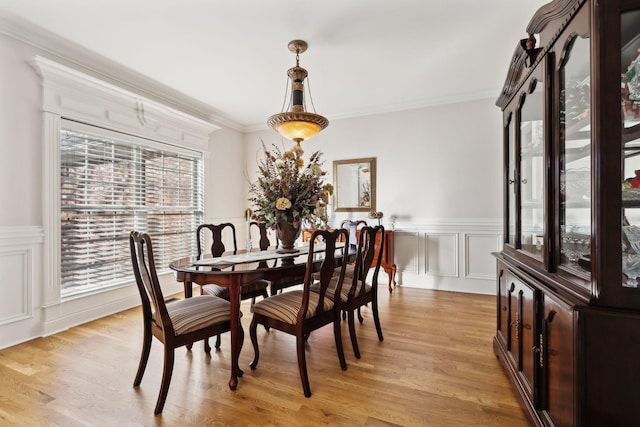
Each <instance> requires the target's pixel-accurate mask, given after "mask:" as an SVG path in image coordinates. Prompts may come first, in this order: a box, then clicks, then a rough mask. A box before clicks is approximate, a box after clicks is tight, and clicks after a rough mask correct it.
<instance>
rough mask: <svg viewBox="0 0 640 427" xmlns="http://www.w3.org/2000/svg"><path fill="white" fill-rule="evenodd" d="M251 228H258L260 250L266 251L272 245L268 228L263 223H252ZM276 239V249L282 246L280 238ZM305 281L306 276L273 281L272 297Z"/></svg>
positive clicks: (270, 284) (271, 283)
mask: <svg viewBox="0 0 640 427" xmlns="http://www.w3.org/2000/svg"><path fill="white" fill-rule="evenodd" d="M251 227H257V228H258V233H259V236H260V249H261V250H263V251H264V250H266V249H268V248H269V246H270V245H271V240H270V239H269V236H268V233H267V227H266V225H265V223H263V222H251ZM275 239H276V245H275V246H276V247H278V246H279V245H280V241H279V240H278V236H277V235H276V236H275ZM303 281H304V276H297V275H291V276H283V277H279V278H277V279H273V280H270V281H269V288H270V290H271V295H275V294H277V293H278V292H282V290H283V289H285V288H290V287H292V286H296V285H300V284H302V282H303Z"/></svg>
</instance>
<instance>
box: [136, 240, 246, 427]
mask: <svg viewBox="0 0 640 427" xmlns="http://www.w3.org/2000/svg"><path fill="white" fill-rule="evenodd" d="M129 246H130V250H131V262H132V265H133V273H134V275H135V279H136V284H137V286H138V291H139V292H140V299H141V301H142V315H143V321H144V336H143V344H142V353H141V355H140V363H139V365H138V372H137V373H136V378H135V380H134V382H133V385H134V387H137V386H139V385H140V383H141V382H142V376H143V375H144V371H145V368H146V367H147V361H148V360H149V353H150V352H151V342H152V339H153V338H152V336H155V337H156V338H157V339H158V340H159V341H160V342H161V343H163V344H164V365H163V370H162V382H161V384H160V392H159V394H158V401H157V403H156V407H155V409H154V414H156V415H158V414H159V413H161V412H162V409H163V408H164V404H165V401H166V398H167V393H168V392H169V384H170V383H171V375H172V373H173V358H174V350H175V349H176V348H177V347H180V346H183V345H190V344H191V343H192V342H194V341H198V340H201V339H205V338H208V337H210V336H213V335H219V334H221V333H223V332H227V331H230V330H231V314H230V304H229V302H228V301H225V300H223V299H221V298H217V297H212V296H197V297H194V298H189V299H184V300H177V301H172V302H168V303H165V301H164V297H163V295H162V289H161V288H160V282H159V281H158V276H157V274H156V266H155V262H154V258H153V248H152V244H151V238H150V237H149V235H148V234H142V233H138V232H135V231H134V232H131V234H130V236H129ZM236 320H238V319H237V318H236ZM239 331H240V332H242V328H240V330H239ZM236 339H237V343H238V346H242V341H243V334H242V333H240V334H238V335H237V337H236ZM238 351H239V350H238ZM205 352H206V353H207V354H208V353H210V352H211V347H209V345H208V344H205Z"/></svg>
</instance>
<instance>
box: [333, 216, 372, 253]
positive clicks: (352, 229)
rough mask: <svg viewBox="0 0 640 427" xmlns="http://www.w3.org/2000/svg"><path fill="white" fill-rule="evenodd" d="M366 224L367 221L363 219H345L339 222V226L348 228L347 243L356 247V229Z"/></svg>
mask: <svg viewBox="0 0 640 427" xmlns="http://www.w3.org/2000/svg"><path fill="white" fill-rule="evenodd" d="M366 226H367V221H365V220H363V219H355V220H353V219H345V220H344V221H342V223H341V224H340V228H346V229H347V230H349V245H351V246H352V247H354V248H355V247H356V245H357V244H358V230H359V229H360V228H362V227H366Z"/></svg>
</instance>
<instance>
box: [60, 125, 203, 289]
mask: <svg viewBox="0 0 640 427" xmlns="http://www.w3.org/2000/svg"><path fill="white" fill-rule="evenodd" d="M65 132H69V133H72V134H76V137H78V136H80V137H81V135H86V136H87V138H89V139H90V140H91V141H95V142H97V143H103V144H104V145H105V147H109V148H111V147H113V149H114V150H115V151H117V152H118V153H120V154H130V155H131V159H128V160H124V161H123V162H122V163H121V164H124V165H126V166H130V167H132V168H133V171H134V172H135V174H136V176H138V177H139V178H140V179H142V180H143V181H144V180H146V176H145V167H144V160H143V157H144V156H146V155H147V154H154V153H158V154H159V155H160V156H161V157H162V158H163V159H165V158H168V159H171V158H176V157H182V158H188V159H192V160H193V161H194V162H195V164H193V165H192V166H193V167H195V168H197V169H196V170H194V171H193V172H192V173H193V177H192V185H191V188H190V190H189V191H190V192H192V193H194V194H192V195H191V196H190V197H189V198H190V199H191V200H192V203H190V204H189V206H188V209H184V208H185V206H183V207H182V209H180V206H178V205H171V203H170V202H169V203H167V204H163V205H162V206H156V207H154V204H153V203H150V204H147V203H146V201H147V200H150V199H151V194H150V192H147V189H148V188H147V185H146V184H145V183H139V184H136V183H132V184H131V185H130V187H131V191H130V194H132V196H131V197H130V198H127V200H126V201H125V203H124V204H118V203H108V204H105V203H98V199H99V198H100V196H91V193H86V192H85V193H84V194H82V195H80V196H78V197H77V198H74V199H73V200H69V199H67V200H68V202H67V203H65V199H66V198H67V197H73V196H74V194H75V192H73V193H71V194H65V193H67V192H68V190H64V189H63V188H62V187H63V186H64V185H65V183H67V185H76V184H77V185H79V186H80V187H79V188H83V189H89V190H90V189H91V182H89V185H85V184H86V181H85V180H82V179H81V180H80V182H77V181H78V180H76V179H73V178H71V177H69V178H68V179H65V174H64V171H65V170H64V169H63V167H64V163H63V162H64V159H65V155H64V154H63V152H62V150H63V140H64V138H65ZM80 144H82V143H80ZM59 150H60V153H61V154H60V164H59V173H60V179H61V187H60V212H59V214H60V230H61V231H60V250H61V254H60V256H61V260H60V280H61V282H60V294H61V298H63V299H64V298H67V297H71V296H75V295H79V294H83V293H91V292H101V291H103V290H105V289H108V288H112V287H118V286H126V285H129V284H130V283H131V275H130V274H129V273H130V261H129V256H128V231H131V230H119V231H117V230H116V229H115V226H109V225H108V222H107V224H106V226H105V225H104V224H105V222H104V218H109V217H110V216H117V217H118V222H120V221H121V220H123V219H124V220H125V221H126V220H128V221H127V222H128V223H129V228H130V229H134V228H135V229H136V230H138V231H142V232H149V233H151V235H152V237H154V234H155V235H156V238H155V239H154V243H155V245H154V247H155V249H156V252H157V254H158V256H157V263H158V264H157V267H158V272H159V273H160V274H162V273H164V272H166V271H168V263H169V261H170V260H171V259H173V258H176V257H179V256H186V255H195V252H196V244H195V237H194V236H189V237H190V238H191V241H190V242H184V236H182V238H181V237H180V235H175V236H171V235H167V234H165V233H161V229H162V228H164V227H163V226H159V227H157V226H153V225H151V224H150V223H149V221H147V219H148V216H149V214H151V215H153V214H154V213H160V216H161V217H163V219H162V221H163V224H164V217H165V216H166V215H167V214H169V213H174V212H176V209H175V208H178V209H177V211H178V212H185V211H189V212H191V213H192V214H191V215H193V216H194V217H195V218H194V219H192V221H191V222H192V224H191V227H190V229H189V232H192V230H193V229H195V227H196V226H197V224H199V223H202V222H203V220H204V156H203V153H202V152H201V151H196V150H192V149H186V148H183V147H179V146H176V145H173V144H168V143H165V142H161V141H154V140H149V139H146V138H140V137H137V136H132V135H128V134H123V133H121V132H115V131H112V130H109V129H103V128H98V127H95V126H91V125H87V124H84V123H79V122H76V121H73V120H68V119H62V120H61V130H60V140H59ZM82 155H83V153H77V154H76V157H75V159H76V160H77V159H86V157H84V158H83V157H82ZM78 156H80V157H78ZM92 159H93V160H94V161H96V160H97V161H101V160H105V164H107V165H108V164H110V163H111V160H112V159H111V158H106V159H103V158H102V157H98V156H96V155H95V153H94V155H93V156H92ZM193 167H192V168H193ZM82 169H83V168H82V167H80V170H82ZM67 171H68V170H67ZM160 171H161V172H162V173H163V174H164V172H166V170H165V169H164V167H161V169H160ZM129 172H131V170H129ZM114 173H118V172H117V171H116V172H114ZM160 179H161V180H163V179H164V178H160ZM156 183H158V181H157V180H156ZM111 184H112V183H111V182H108V183H107V187H106V188H104V189H103V190H102V191H108V189H109V188H110V187H108V186H109V185H111ZM162 184H165V181H164V180H163V181H162ZM157 188H159V191H160V192H161V194H162V196H165V195H168V196H174V195H175V193H173V192H172V191H171V189H169V190H168V192H167V193H165V190H163V189H162V188H166V187H163V186H160V187H157ZM178 191H179V190H178ZM172 199H173V198H172ZM191 200H190V201H191ZM72 202H74V203H72ZM112 206H113V207H112ZM116 211H117V212H119V214H117V215H116V214H115V212H116ZM109 212H111V214H109ZM92 214H95V220H93V221H85V224H86V225H83V226H81V225H80V224H78V222H80V221H81V219H79V220H78V221H77V222H76V218H85V219H88V218H90V217H91V216H92ZM188 216H189V215H185V217H187V218H188ZM187 222H188V219H187ZM73 229H76V230H80V234H79V236H78V237H80V236H82V240H80V241H77V240H75V241H74V239H73V238H70V235H71V233H73ZM65 230H66V231H65ZM104 232H107V233H109V235H108V237H107V235H106V234H102V233H104ZM94 233H100V234H101V236H100V238H99V242H98V244H101V243H100V242H107V243H108V244H107V245H106V247H107V248H111V251H112V252H113V255H116V254H119V255H116V256H117V257H118V258H120V261H119V262H118V260H117V259H116V260H105V259H104V258H103V257H100V256H98V255H99V254H95V255H94V250H93V248H91V247H87V245H86V242H87V240H88V239H89V236H95V234H94ZM182 234H183V235H184V231H182ZM160 236H162V237H161V238H160ZM102 247H104V243H102ZM178 248H180V249H179V250H178ZM122 252H124V254H122ZM100 258H103V261H102V262H96V260H99V259H100ZM83 259H84V260H91V262H92V263H93V264H94V265H96V267H94V268H91V267H90V266H89V264H90V263H87V264H88V265H87V266H82V265H80V266H78V263H77V262H76V263H74V261H77V260H83ZM105 262H106V263H108V265H109V266H110V267H107V269H105V266H104V264H105ZM74 264H75V266H74ZM97 264H102V266H99V265H97ZM74 276H75V277H74Z"/></svg>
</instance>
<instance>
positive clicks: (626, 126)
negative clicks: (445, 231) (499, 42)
mask: <svg viewBox="0 0 640 427" xmlns="http://www.w3.org/2000/svg"><path fill="white" fill-rule="evenodd" d="M526 34H527V38H525V39H523V40H521V41H520V42H518V43H517V48H516V51H515V53H514V55H513V57H512V58H511V62H510V63H509V69H508V73H507V79H506V82H505V85H504V88H503V91H502V93H501V94H500V97H499V98H498V100H497V102H496V105H498V106H499V107H500V108H501V109H502V111H503V130H504V218H505V221H504V248H503V250H502V252H500V253H498V254H496V257H497V333H496V336H495V338H494V350H495V353H496V355H497V356H498V358H499V359H500V361H501V362H502V364H503V366H504V367H505V370H506V372H507V374H508V375H509V377H510V378H511V379H512V381H513V384H514V387H515V388H516V390H517V392H518V393H519V395H520V397H521V398H522V402H523V405H524V407H525V408H526V410H527V412H528V414H529V415H530V418H531V420H532V421H533V423H534V424H535V425H548V426H631V425H640V286H639V282H640V56H639V55H640V0H556V1H553V2H551V3H549V4H547V5H545V6H543V7H541V8H540V9H539V10H538V11H537V12H536V14H535V15H534V16H533V17H532V19H531V21H530V22H529V25H528V27H527V28H526ZM505 59H506V58H505ZM636 171H637V173H636ZM636 175H637V176H638V177H637V179H636Z"/></svg>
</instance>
